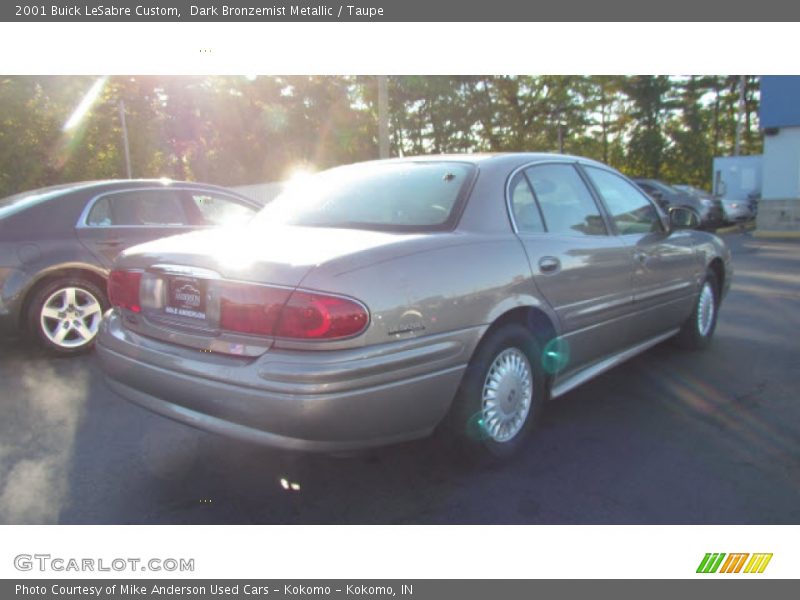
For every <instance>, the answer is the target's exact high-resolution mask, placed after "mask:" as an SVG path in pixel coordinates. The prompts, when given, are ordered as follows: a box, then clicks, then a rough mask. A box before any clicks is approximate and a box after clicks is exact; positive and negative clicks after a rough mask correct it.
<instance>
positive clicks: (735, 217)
mask: <svg viewBox="0 0 800 600" xmlns="http://www.w3.org/2000/svg"><path fill="white" fill-rule="evenodd" d="M722 210H723V212H724V215H725V222H726V223H743V222H746V221H752V220H753V219H755V218H756V203H755V202H750V201H746V200H729V199H726V198H723V199H722Z"/></svg>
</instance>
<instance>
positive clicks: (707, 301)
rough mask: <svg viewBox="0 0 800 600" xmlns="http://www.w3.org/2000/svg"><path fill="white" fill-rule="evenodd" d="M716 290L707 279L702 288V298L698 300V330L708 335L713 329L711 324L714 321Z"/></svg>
mask: <svg viewBox="0 0 800 600" xmlns="http://www.w3.org/2000/svg"><path fill="white" fill-rule="evenodd" d="M714 310H715V307H714V291H713V290H712V289H711V284H710V283H708V282H707V281H706V282H705V283H704V284H703V289H702V290H700V298H699V299H698V300H697V331H698V332H699V333H700V335H702V336H703V337H706V336H707V335H708V333H709V331H711V324H712V323H713V322H714Z"/></svg>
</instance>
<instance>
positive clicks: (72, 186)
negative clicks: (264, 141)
mask: <svg viewBox="0 0 800 600" xmlns="http://www.w3.org/2000/svg"><path fill="white" fill-rule="evenodd" d="M154 185H157V186H164V187H172V186H181V187H197V188H214V189H219V190H225V191H227V192H230V193H235V192H232V190H228V189H227V188H223V187H221V186H218V185H214V184H210V183H200V182H192V181H176V180H173V179H97V180H92V181H76V182H73V183H62V184H58V185H51V186H47V187H42V188H37V189H32V190H25V191H23V192H19V193H18V194H14V196H28V195H37V196H38V195H45V194H47V195H49V196H55V195H61V194H68V193H71V192H77V191H80V190H85V189H91V188H104V187H107V188H115V187H150V186H154ZM9 198H10V196H9Z"/></svg>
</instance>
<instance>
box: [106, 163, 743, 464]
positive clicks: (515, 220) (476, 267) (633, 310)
mask: <svg viewBox="0 0 800 600" xmlns="http://www.w3.org/2000/svg"><path fill="white" fill-rule="evenodd" d="M693 225H696V215H694V213H693V212H692V211H688V210H682V209H675V210H673V211H672V212H671V214H670V215H666V214H664V213H662V212H661V209H659V207H658V206H656V205H655V204H654V203H653V201H652V200H651V199H650V198H649V197H648V196H647V195H645V194H644V193H643V192H642V191H640V190H639V188H638V187H637V186H635V185H634V184H633V183H631V182H630V181H629V180H628V179H626V178H625V177H623V176H622V175H620V174H619V173H618V172H616V171H614V170H613V169H610V168H609V167H607V166H605V165H603V164H600V163H597V162H594V161H591V160H588V159H584V158H579V157H571V156H564V155H549V154H505V155H478V156H470V155H457V156H435V157H425V158H412V159H399V160H389V161H375V162H368V163H362V164H356V165H351V166H346V167H339V168H336V169H331V170H329V171H325V172H322V173H320V174H317V175H315V176H313V177H311V178H309V179H307V180H305V181H302V182H299V183H298V184H296V185H293V186H291V187H290V188H289V189H288V190H287V191H285V192H284V193H283V194H282V195H281V196H280V197H279V198H278V199H276V200H275V201H274V202H273V203H272V204H271V205H269V206H268V207H267V208H265V209H264V210H263V211H262V212H261V213H259V214H258V215H257V216H256V218H255V219H254V220H253V221H251V222H250V223H249V224H248V225H247V226H244V227H241V228H238V229H229V230H225V231H212V232H203V233H199V234H188V235H182V236H176V237H172V238H167V239H163V240H159V241H156V242H151V243H147V244H143V245H140V246H137V247H135V248H132V249H129V250H126V251H125V252H123V253H122V254H121V256H120V257H119V258H118V259H117V261H116V265H115V269H114V271H113V272H112V274H111V276H110V279H109V295H110V300H111V303H112V305H113V306H114V308H113V309H112V310H111V311H110V312H109V313H108V314H107V315H106V318H105V319H104V320H103V324H102V328H101V333H100V335H99V339H98V343H97V350H98V354H99V357H100V360H101V363H102V367H103V370H104V371H105V373H106V375H107V381H108V383H109V384H110V386H111V388H112V389H113V390H115V391H116V392H118V393H119V394H120V395H121V396H123V397H125V398H127V399H128V400H130V401H132V402H135V403H137V404H139V405H141V406H143V407H145V408H148V409H150V410H152V411H155V412H157V413H160V414H162V415H164V416H167V417H170V418H172V419H176V420H178V421H182V422H184V423H186V424H189V425H192V426H195V427H198V428H201V429H205V430H208V431H212V432H216V433H220V434H224V435H227V436H232V437H236V438H239V439H242V440H248V441H252V442H259V443H263V444H267V445H271V446H274V447H280V448H285V449H294V450H310V451H330V452H338V451H347V450H353V449H357V448H364V447H372V446H379V445H384V444H390V443H394V442H400V441H403V440H410V439H414V438H420V437H423V436H427V435H429V434H431V433H432V432H434V430H437V429H438V430H439V431H440V432H441V433H442V434H443V435H445V436H446V437H448V438H449V439H452V440H455V441H457V442H458V444H459V446H461V447H463V448H467V449H470V450H477V451H479V452H480V453H489V454H491V455H495V456H500V457H503V456H506V455H509V454H511V453H513V452H514V451H516V450H517V449H518V448H519V447H520V446H521V445H522V443H523V442H524V441H525V439H526V438H527V437H528V434H529V433H530V431H531V429H532V428H533V426H534V424H535V422H536V418H537V416H538V415H539V413H540V411H541V409H542V407H543V405H544V403H545V401H546V400H547V399H548V398H554V397H558V396H561V395H563V394H565V393H566V392H567V391H569V390H571V389H573V388H574V387H576V386H578V385H580V384H582V383H585V382H586V381H588V380H589V379H591V378H593V377H594V376H596V375H598V374H599V373H602V372H604V371H606V370H607V369H610V368H611V367H613V366H615V365H618V364H620V363H622V362H623V361H625V360H627V359H628V358H631V357H632V356H634V355H636V354H639V353H640V352H643V351H644V350H646V349H648V348H650V347H651V346H653V345H655V344H658V343H659V342H662V341H664V340H667V339H668V338H672V337H675V338H676V339H677V341H678V342H680V344H681V345H683V346H685V347H689V348H703V347H705V346H706V345H707V344H708V343H709V341H710V339H711V336H712V334H713V333H714V328H715V325H716V321H717V311H718V309H719V306H720V302H721V300H722V298H723V297H724V296H725V293H726V292H727V290H728V288H729V286H730V280H731V274H732V268H731V259H730V253H729V251H728V249H727V248H726V246H725V244H724V243H723V242H722V241H721V240H720V239H719V238H718V237H715V236H714V235H712V234H709V233H703V232H699V231H694V230H692V229H690V228H689V227H691V226H693Z"/></svg>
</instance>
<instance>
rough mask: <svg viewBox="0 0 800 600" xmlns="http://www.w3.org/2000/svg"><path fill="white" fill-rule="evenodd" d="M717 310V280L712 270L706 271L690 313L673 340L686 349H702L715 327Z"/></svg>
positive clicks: (709, 340)
mask: <svg viewBox="0 0 800 600" xmlns="http://www.w3.org/2000/svg"><path fill="white" fill-rule="evenodd" d="M718 312H719V282H718V281H717V276H716V275H715V274H714V272H713V271H710V270H709V271H708V272H707V273H706V277H705V279H704V280H703V285H702V286H701V287H700V293H699V294H698V295H697V300H696V301H695V304H694V308H693V309H692V314H691V315H689V318H688V319H686V321H685V322H684V324H683V326H682V327H681V330H680V332H678V335H677V336H676V338H675V340H676V342H677V343H678V345H679V346H681V347H682V348H685V349H687V350H703V349H705V348H706V347H708V345H709V344H710V343H711V337H712V336H713V335H714V330H715V329H716V328H717V314H718Z"/></svg>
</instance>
